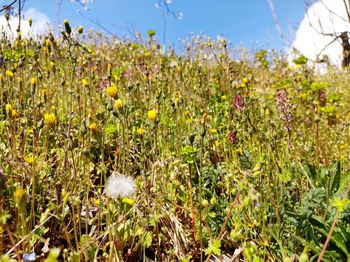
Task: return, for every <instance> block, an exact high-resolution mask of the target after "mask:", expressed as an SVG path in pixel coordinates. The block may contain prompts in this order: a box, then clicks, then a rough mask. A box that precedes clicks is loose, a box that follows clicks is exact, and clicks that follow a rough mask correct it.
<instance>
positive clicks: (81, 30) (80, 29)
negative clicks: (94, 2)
mask: <svg viewBox="0 0 350 262" xmlns="http://www.w3.org/2000/svg"><path fill="white" fill-rule="evenodd" d="M77 31H78V34H82V33H84V27H83V26H82V25H80V26H78V30H77Z"/></svg>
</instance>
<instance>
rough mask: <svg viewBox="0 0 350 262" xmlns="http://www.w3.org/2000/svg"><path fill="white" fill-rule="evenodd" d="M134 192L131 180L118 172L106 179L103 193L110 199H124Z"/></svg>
mask: <svg viewBox="0 0 350 262" xmlns="http://www.w3.org/2000/svg"><path fill="white" fill-rule="evenodd" d="M134 191H135V183H134V180H133V178H131V177H129V176H124V175H122V174H120V173H118V172H113V173H112V175H111V176H110V177H109V178H108V179H107V183H106V188H105V192H106V195H107V196H109V197H111V198H118V196H120V197H126V196H129V195H131V194H132V193H133V192H134Z"/></svg>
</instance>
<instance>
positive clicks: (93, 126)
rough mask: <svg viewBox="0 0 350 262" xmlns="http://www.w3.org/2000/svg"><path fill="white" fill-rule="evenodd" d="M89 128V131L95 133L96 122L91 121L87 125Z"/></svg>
mask: <svg viewBox="0 0 350 262" xmlns="http://www.w3.org/2000/svg"><path fill="white" fill-rule="evenodd" d="M89 130H90V132H91V133H96V131H97V124H96V123H91V124H90V125H89Z"/></svg>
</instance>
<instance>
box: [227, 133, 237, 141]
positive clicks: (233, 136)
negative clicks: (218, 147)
mask: <svg viewBox="0 0 350 262" xmlns="http://www.w3.org/2000/svg"><path fill="white" fill-rule="evenodd" d="M236 135H237V132H236V131H234V130H233V131H230V133H229V134H228V140H230V142H231V143H232V144H235V143H236V141H237V136H236Z"/></svg>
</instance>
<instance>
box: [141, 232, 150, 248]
mask: <svg viewBox="0 0 350 262" xmlns="http://www.w3.org/2000/svg"><path fill="white" fill-rule="evenodd" d="M142 244H143V246H144V247H145V248H149V247H150V246H151V245H152V233H151V232H147V233H146V234H145V235H144V236H143V243H142Z"/></svg>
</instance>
